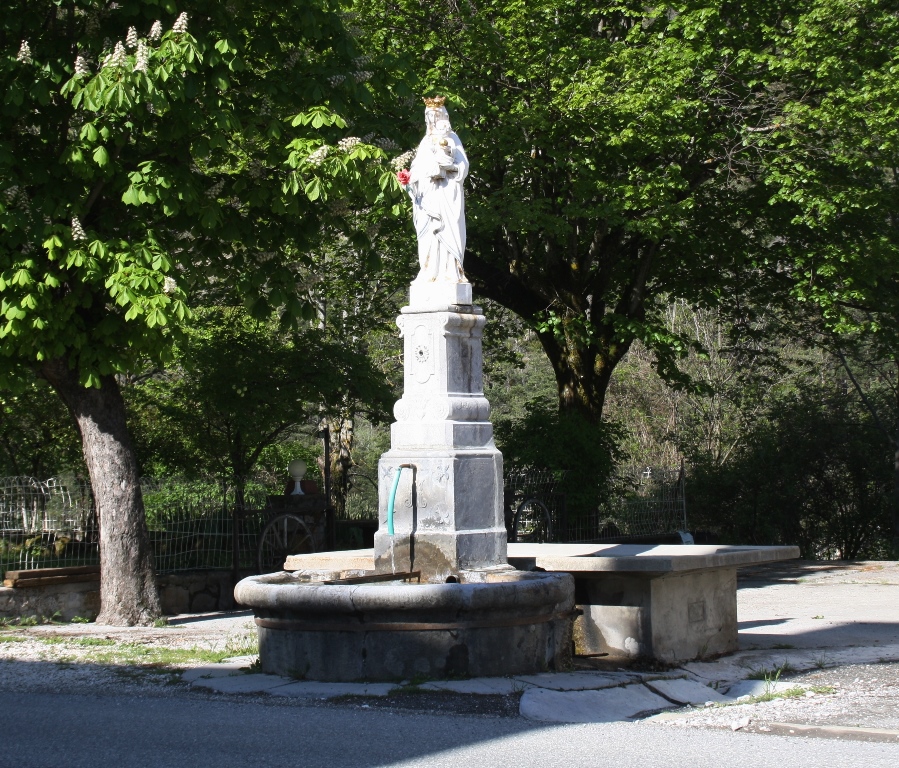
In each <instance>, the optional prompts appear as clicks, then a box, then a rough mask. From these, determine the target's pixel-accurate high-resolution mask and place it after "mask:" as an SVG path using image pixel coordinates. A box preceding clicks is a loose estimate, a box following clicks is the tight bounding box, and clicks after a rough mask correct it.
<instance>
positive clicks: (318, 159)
mask: <svg viewBox="0 0 899 768" xmlns="http://www.w3.org/2000/svg"><path fill="white" fill-rule="evenodd" d="M327 156H328V145H327V144H323V145H322V146H320V147H319V148H318V149H316V150H315V152H313V153H312V154H311V155H309V157H307V158H306V162H307V163H309V165H321V164H322V163H323V162H324V160H325V158H326V157H327Z"/></svg>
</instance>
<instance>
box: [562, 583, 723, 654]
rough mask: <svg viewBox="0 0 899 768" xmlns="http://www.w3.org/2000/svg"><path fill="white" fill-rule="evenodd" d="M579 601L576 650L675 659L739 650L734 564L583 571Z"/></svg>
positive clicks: (576, 584) (578, 594) (577, 600)
mask: <svg viewBox="0 0 899 768" xmlns="http://www.w3.org/2000/svg"><path fill="white" fill-rule="evenodd" d="M575 601H576V602H577V604H578V607H579V608H581V610H583V611H584V615H583V616H581V617H579V618H578V620H577V621H576V622H575V628H574V638H575V648H576V651H577V653H582V654H588V653H607V654H609V655H610V656H613V657H624V658H639V657H649V658H654V659H659V660H661V661H667V662H675V661H684V660H687V659H695V658H702V657H706V656H714V655H717V654H722V653H728V652H730V651H735V650H736V649H737V585H736V569H735V568H716V569H713V570H707V571H699V572H692V573H672V574H668V575H665V576H655V577H654V576H652V575H645V574H639V573H638V574H615V573H605V574H589V575H584V574H579V576H578V578H577V579H576V581H575Z"/></svg>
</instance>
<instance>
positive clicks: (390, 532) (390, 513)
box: [387, 464, 404, 536]
mask: <svg viewBox="0 0 899 768" xmlns="http://www.w3.org/2000/svg"><path fill="white" fill-rule="evenodd" d="M403 466H404V465H403V464H401V465H400V466H398V467H397V468H396V474H395V475H394V476H393V488H391V489H390V498H389V499H388V500H387V535H388V536H393V506H394V504H395V503H396V489H397V487H398V486H399V484H400V475H401V474H402V472H403Z"/></svg>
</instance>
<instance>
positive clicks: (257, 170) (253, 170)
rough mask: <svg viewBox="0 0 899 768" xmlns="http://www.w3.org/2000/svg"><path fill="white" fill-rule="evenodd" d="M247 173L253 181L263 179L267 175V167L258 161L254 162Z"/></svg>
mask: <svg viewBox="0 0 899 768" xmlns="http://www.w3.org/2000/svg"><path fill="white" fill-rule="evenodd" d="M247 173H248V174H249V176H250V178H251V179H261V178H262V177H263V176H264V175H265V167H264V166H263V165H262V163H260V162H259V161H258V160H252V161H251V162H250V165H249V167H248V168H247Z"/></svg>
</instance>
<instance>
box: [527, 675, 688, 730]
mask: <svg viewBox="0 0 899 768" xmlns="http://www.w3.org/2000/svg"><path fill="white" fill-rule="evenodd" d="M673 706H674V705H673V704H672V703H671V702H670V701H666V700H665V699H663V698H662V697H661V696H658V695H656V694H655V693H653V692H652V691H650V690H649V689H648V688H647V687H646V686H645V685H642V684H637V685H628V686H625V687H623V688H609V689H606V690H602V691H551V690H547V689H545V688H532V689H531V690H529V691H525V692H524V695H523V696H522V697H521V705H520V709H519V711H520V712H521V715H522V716H523V717H526V718H528V719H529V720H539V721H542V722H548V723H614V722H619V721H622V720H630V719H632V718H633V717H634V716H636V715H639V714H641V713H644V712H653V711H656V710H662V709H669V708H671V707H673Z"/></svg>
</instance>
